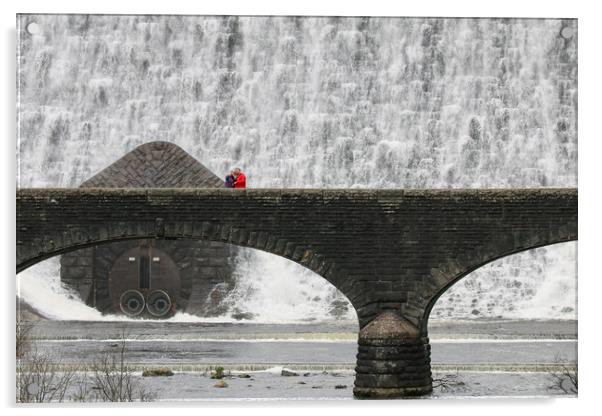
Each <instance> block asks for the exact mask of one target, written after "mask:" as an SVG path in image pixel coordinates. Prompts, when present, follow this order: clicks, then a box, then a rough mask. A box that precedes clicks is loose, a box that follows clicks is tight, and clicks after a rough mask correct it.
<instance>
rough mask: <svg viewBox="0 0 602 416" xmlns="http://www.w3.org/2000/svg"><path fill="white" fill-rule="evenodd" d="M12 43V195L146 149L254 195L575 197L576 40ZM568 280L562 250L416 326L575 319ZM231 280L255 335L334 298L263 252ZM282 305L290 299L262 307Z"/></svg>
mask: <svg viewBox="0 0 602 416" xmlns="http://www.w3.org/2000/svg"><path fill="white" fill-rule="evenodd" d="M32 22H35V24H36V25H35V27H31V28H30V26H29V24H30V23H32ZM28 28H29V31H28ZM32 28H33V29H35V30H32ZM17 30H18V36H19V41H18V117H19V120H18V129H19V137H18V157H19V162H18V177H17V185H18V186H19V187H76V186H78V185H79V184H80V183H81V182H83V181H84V180H85V179H87V178H89V177H90V176H91V175H93V174H95V173H97V172H98V171H100V170H101V169H103V168H104V167H106V166H107V165H109V164H110V163H112V162H113V161H115V160H116V159H117V158H119V157H121V156H122V155H123V154H125V153H127V152H129V151H131V150H132V149H134V148H135V147H136V146H138V145H140V144H143V143H146V142H149V141H153V140H165V141H171V142H174V143H176V144H178V145H179V146H181V147H182V148H184V149H185V150H186V151H187V152H189V153H190V154H191V155H193V156H194V157H195V158H197V159H198V160H199V161H200V162H201V163H203V164H204V165H205V166H207V167H208V168H209V169H211V170H212V171H213V172H215V173H217V174H218V175H223V174H226V173H227V172H228V171H229V170H230V169H231V168H232V167H233V166H240V167H241V168H243V171H244V172H245V173H246V175H247V180H248V184H249V185H248V186H249V187H253V188H260V187H265V188H268V187H273V188H484V187H492V188H517V187H576V186H577V21H576V20H560V19H470V18H468V19H455V18H367V17H366V18H343V17H308V18H305V17H236V16H225V17H223V16H110V15H105V16H103V15H95V16H90V15H21V16H19V19H18V29H17ZM30 32H31V33H30ZM575 262H576V243H565V244H562V245H558V246H553V247H548V248H542V249H538V250H534V251H531V252H527V253H522V254H518V255H514V256H511V257H508V258H505V259H502V260H500V261H497V262H495V263H492V264H491V265H488V266H486V267H484V268H483V269H481V270H478V271H477V272H475V273H473V275H471V276H469V277H467V278H466V279H464V280H462V281H460V283H458V284H457V285H456V286H455V287H454V288H452V290H450V292H449V294H448V293H446V294H445V295H444V296H443V297H442V299H441V300H440V301H439V303H438V306H437V307H436V309H435V310H434V312H433V316H441V317H447V316H451V317H463V316H498V315H500V316H507V317H511V316H518V315H517V314H519V315H520V312H518V311H521V310H522V311H530V312H529V313H532V314H533V315H531V317H550V316H554V317H574V316H575V315H574V314H575V311H574V306H575V305H574V299H575V296H574V295H575V290H576V289H575V286H576V271H575V267H574V265H575ZM39 267H41V268H45V270H46V272H44V273H42V274H45V275H46V274H48V273H47V269H48V268H49V267H55V268H56V266H51V265H46V266H44V265H40V266H39ZM36 270H37V269H32V270H31V271H29V273H36ZM517 270H519V271H517ZM26 273H27V272H26ZM57 273H58V270H57V271H56V273H54V274H55V275H56V274H57ZM237 275H238V281H239V286H238V287H237V290H236V291H235V293H236V294H237V297H236V298H233V299H231V301H232V302H233V303H234V306H233V309H234V308H238V309H239V310H243V311H246V312H250V313H254V314H255V315H256V316H259V317H260V318H262V317H264V318H265V317H267V316H268V315H271V314H273V315H278V314H279V313H280V311H282V309H283V308H286V307H288V306H290V307H293V306H291V305H298V304H301V303H303V302H314V303H316V304H320V305H321V306H320V307H319V308H318V309H319V310H322V311H323V315H324V317H325V316H327V315H328V313H329V312H328V311H330V310H331V306H330V303H332V301H333V299H334V298H336V296H340V295H336V293H334V292H333V291H334V289H333V288H332V287H329V285H328V284H327V283H325V282H323V281H320V282H319V283H316V281H317V280H316V279H318V278H317V277H316V276H312V275H311V272H309V271H306V270H304V269H302V268H300V267H297V265H295V264H292V263H288V262H287V261H286V260H283V259H280V258H277V257H276V256H271V255H267V254H265V253H261V252H256V251H254V252H251V253H246V254H245V255H244V256H241V258H240V259H239V267H238V269H237ZM312 279H313V280H312ZM308 282H309V283H308ZM517 285H518V286H517ZM285 290H286V291H287V292H288V294H290V293H298V296H299V297H298V298H297V299H296V300H294V299H289V298H286V299H273V296H274V293H275V292H277V291H285ZM448 295H449V296H448ZM475 299H476V302H474V300H475ZM339 300H340V299H339ZM320 302H322V303H320ZM329 302H330V303H329ZM567 302H568V303H567ZM270 305H272V306H271V309H270ZM452 306H453V309H452ZM249 307H251V309H252V308H253V307H254V308H256V310H255V311H253V310H250V309H249ZM475 311H476V312H475ZM299 313H300V314H302V312H299ZM303 313H305V314H312V313H313V314H316V313H317V312H316V310H313V309H312V310H311V311H305V312H303ZM318 315H320V314H319V313H318ZM521 316H522V315H521ZM318 317H322V316H321V315H320V316H318ZM304 318H307V316H299V317H298V319H304ZM291 319H293V318H291Z"/></svg>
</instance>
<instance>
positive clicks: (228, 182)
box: [225, 171, 236, 188]
mask: <svg viewBox="0 0 602 416" xmlns="http://www.w3.org/2000/svg"><path fill="white" fill-rule="evenodd" d="M234 182H236V178H235V177H234V171H230V174H229V175H228V176H226V183H225V185H226V188H234Z"/></svg>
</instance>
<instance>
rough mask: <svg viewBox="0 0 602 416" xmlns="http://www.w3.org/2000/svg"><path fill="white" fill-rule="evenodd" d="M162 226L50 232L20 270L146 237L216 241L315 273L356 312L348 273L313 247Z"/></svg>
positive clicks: (189, 225) (216, 229) (221, 228)
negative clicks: (346, 278) (343, 278)
mask: <svg viewBox="0 0 602 416" xmlns="http://www.w3.org/2000/svg"><path fill="white" fill-rule="evenodd" d="M163 227H164V224H163V223H162V221H157V222H156V223H155V227H154V228H151V229H150V230H149V229H148V227H146V226H145V224H136V223H135V221H132V222H124V221H120V222H117V223H116V224H109V225H107V226H105V225H98V226H93V227H86V228H80V229H78V230H76V231H74V230H72V231H71V232H70V233H69V235H64V236H52V235H47V236H44V238H43V239H40V241H38V244H36V247H38V249H37V253H35V254H33V253H29V255H28V254H27V253H24V254H25V255H28V257H27V259H26V260H25V261H22V262H20V263H19V262H18V264H17V273H19V272H21V271H23V270H26V269H27V268H29V267H31V266H33V265H35V264H37V263H39V262H41V261H44V260H46V259H49V258H51V257H55V256H59V255H61V254H66V253H69V252H72V251H76V250H80V249H83V248H88V247H93V246H98V245H103V244H110V243H113V242H117V241H128V240H139V239H144V238H148V239H166V240H202V241H213V242H219V243H225V244H231V245H234V246H238V247H247V248H251V249H256V250H259V251H263V252H267V253H270V254H274V255H277V256H279V257H283V258H285V259H287V260H290V261H292V262H294V263H296V264H298V265H300V266H302V267H304V268H305V269H308V270H310V271H312V272H314V273H315V274H317V275H319V276H320V277H322V278H324V279H325V280H326V281H328V282H329V283H330V284H332V285H333V286H334V287H336V288H337V289H338V290H339V291H340V292H341V293H342V294H343V295H344V296H345V297H346V298H347V300H349V302H350V303H351V305H353V307H354V310H355V312H356V314H357V308H356V305H354V304H353V302H352V300H351V299H350V297H349V294H348V293H346V291H345V288H346V285H344V284H342V285H341V284H339V281H340V278H341V276H345V274H344V273H343V272H342V270H341V268H340V267H339V266H338V265H337V264H336V263H335V262H334V261H333V260H331V259H328V258H327V257H326V256H323V255H321V254H320V253H319V252H317V251H316V250H315V249H314V248H313V247H310V246H307V245H303V244H297V243H294V242H291V241H290V240H289V239H287V238H283V237H280V236H276V235H274V234H273V233H268V232H263V231H261V232H249V231H248V230H246V229H244V228H237V227H234V226H230V225H226V224H221V223H217V222H202V223H200V224H199V223H194V222H192V221H181V222H173V221H171V222H170V226H169V227H165V228H163ZM341 286H342V287H341ZM347 287H350V286H347Z"/></svg>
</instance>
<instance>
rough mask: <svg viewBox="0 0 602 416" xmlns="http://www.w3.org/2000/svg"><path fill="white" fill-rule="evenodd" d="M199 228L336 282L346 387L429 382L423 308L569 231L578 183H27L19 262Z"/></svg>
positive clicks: (361, 393) (201, 233)
mask: <svg viewBox="0 0 602 416" xmlns="http://www.w3.org/2000/svg"><path fill="white" fill-rule="evenodd" d="M140 238H159V239H163V238H164V239H202V240H211V241H221V242H225V243H229V244H234V245H239V246H245V247H252V248H256V249H258V250H263V251H267V252H269V253H273V254H276V255H279V256H283V257H286V258H288V259H290V260H292V261H294V262H296V263H299V264H300V265H302V266H304V267H306V268H308V269H310V270H313V271H314V272H315V273H317V274H318V275H320V276H322V277H324V278H325V279H326V280H328V281H329V282H330V283H332V284H333V285H334V286H335V287H337V288H338V289H339V290H340V291H341V292H342V293H343V294H344V295H345V296H347V298H348V299H349V301H350V302H351V304H352V305H353V306H354V307H355V309H356V311H357V315H358V319H359V323H360V334H359V340H358V343H359V347H358V348H359V350H358V355H357V367H356V381H355V389H354V393H355V395H356V396H357V397H378V398H387V397H405V396H409V395H421V394H426V393H429V392H430V391H431V390H432V379H431V371H430V345H429V341H428V333H427V324H428V318H429V313H430V311H431V309H432V307H433V305H434V304H435V302H436V301H437V299H438V298H439V297H440V296H441V294H442V293H443V292H445V291H446V290H447V289H448V288H449V287H450V286H451V285H453V284H454V283H455V282H456V281H458V280H459V279H461V278H462V277H464V276H466V275H467V274H468V273H470V272H472V271H473V270H475V269H477V268H479V267H481V266H482V265H484V264H486V263H489V262H491V261H493V260H496V259H499V258H500V257H504V256H507V255H510V254H513V253H517V252H520V251H523V250H528V249H532V248H535V247H540V246H544V245H548V244H554V243H560V242H566V241H571V240H576V239H577V190H576V189H524V190H480V189H479V190H314V189H298V190H297V189H264V190H262V189H253V190H249V189H248V190H230V189H101V188H90V189H21V190H19V191H17V272H20V271H21V270H24V269H26V268H27V267H29V266H31V265H33V264H35V263H38V262H40V261H42V260H44V259H47V258H49V257H52V256H56V255H59V254H62V253H66V252H69V251H72V250H77V249H80V248H84V247H88V246H92V245H97V244H102V243H107V242H112V241H118V240H127V239H140Z"/></svg>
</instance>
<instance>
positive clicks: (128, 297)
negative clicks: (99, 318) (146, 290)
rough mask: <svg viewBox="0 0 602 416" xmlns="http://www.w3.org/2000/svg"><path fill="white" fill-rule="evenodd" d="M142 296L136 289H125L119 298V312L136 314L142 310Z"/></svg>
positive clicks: (129, 314) (130, 314)
mask: <svg viewBox="0 0 602 416" xmlns="http://www.w3.org/2000/svg"><path fill="white" fill-rule="evenodd" d="M144 304H145V302H144V296H143V295H142V293H140V292H138V291H137V290H126V291H125V292H123V293H122V294H121V297H120V298H119V307H120V308H121V312H123V313H124V314H126V315H128V316H138V315H140V314H141V313H142V311H143V310H144Z"/></svg>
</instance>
